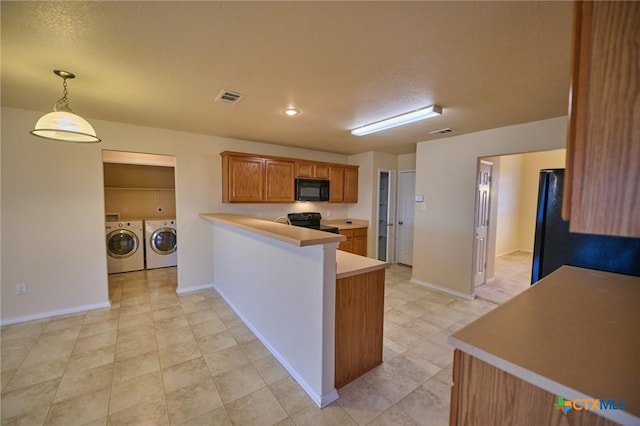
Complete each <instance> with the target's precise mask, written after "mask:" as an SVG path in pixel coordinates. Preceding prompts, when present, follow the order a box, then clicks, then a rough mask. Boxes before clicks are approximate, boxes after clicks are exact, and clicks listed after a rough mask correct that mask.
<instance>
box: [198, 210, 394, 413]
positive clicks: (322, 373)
mask: <svg viewBox="0 0 640 426" xmlns="http://www.w3.org/2000/svg"><path fill="white" fill-rule="evenodd" d="M200 216H201V217H202V218H203V219H205V220H207V221H209V222H211V223H212V225H213V226H212V229H213V232H212V238H213V259H212V263H213V277H214V282H213V285H214V288H215V289H216V290H217V291H218V293H219V294H220V295H221V296H222V297H223V298H224V299H225V301H226V302H227V303H228V304H229V306H231V308H232V309H233V310H234V311H235V312H236V313H237V314H238V316H239V317H240V318H241V319H242V321H243V322H244V323H245V324H246V325H247V327H249V328H250V329H251V331H253V333H254V334H255V335H256V336H257V337H258V339H260V340H261V341H262V343H263V344H264V345H265V346H266V347H267V348H268V349H269V350H270V351H271V353H272V354H273V355H274V356H275V357H276V358H277V359H278V360H279V361H280V363H281V364H282V365H283V366H284V367H285V368H286V369H287V370H288V371H289V373H290V374H291V375H292V376H293V378H294V379H295V380H296V381H297V382H298V383H299V384H300V386H301V387H302V388H303V389H304V390H305V392H307V394H308V395H309V396H310V397H311V398H312V399H313V400H314V402H315V403H316V404H317V405H318V406H320V407H324V406H326V405H328V404H330V403H331V402H333V401H335V400H336V399H337V398H338V393H337V391H336V386H341V385H343V384H345V383H347V382H348V381H350V380H353V379H354V378H355V377H357V376H358V375H360V374H363V373H364V372H365V371H367V370H369V369H371V368H373V367H375V365H378V364H379V363H380V362H382V317H383V309H384V268H385V267H386V266H387V264H386V263H384V262H380V261H378V260H375V259H370V258H366V257H362V256H357V255H353V254H350V253H344V252H337V251H336V249H337V247H338V244H339V243H340V242H341V241H344V239H345V237H344V236H342V235H339V234H332V233H327V232H322V231H316V230H313V229H309V228H301V227H296V226H288V225H284V224H280V223H275V222H268V221H265V220H260V219H255V218H251V217H247V216H240V215H233V214H201V215H200ZM336 287H339V289H340V290H342V289H344V291H342V293H344V294H345V296H344V297H342V296H341V291H337V289H336ZM364 287H366V290H367V291H366V293H367V295H368V296H367V297H366V298H365V297H359V298H358V299H357V302H358V303H353V300H352V299H349V298H350V297H352V296H353V295H355V294H358V292H359V291H360V292H361V291H362V290H363V288H364ZM361 294H362V295H363V294H364V293H361ZM369 294H371V296H369ZM373 295H375V296H373ZM358 310H359V311H358ZM362 318H365V319H364V320H362ZM354 319H355V320H354ZM363 321H364V322H366V326H367V327H366V328H367V330H366V333H368V334H370V336H369V337H370V338H367V339H366V341H363V342H358V343H357V344H356V345H348V347H347V345H345V344H343V343H341V342H345V341H349V340H348V339H350V337H349V336H357V335H359V334H362V333H359V332H358V331H357V329H354V327H363V328H364V325H365V324H364V323H363ZM372 326H373V327H372ZM354 348H355V349H358V350H356V351H354ZM372 354H373V355H372ZM378 354H379V356H378Z"/></svg>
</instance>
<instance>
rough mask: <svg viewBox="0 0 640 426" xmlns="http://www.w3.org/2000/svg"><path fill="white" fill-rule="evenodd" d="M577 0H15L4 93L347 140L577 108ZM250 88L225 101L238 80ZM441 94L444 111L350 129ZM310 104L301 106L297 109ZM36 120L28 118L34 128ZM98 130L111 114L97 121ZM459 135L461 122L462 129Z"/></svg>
mask: <svg viewBox="0 0 640 426" xmlns="http://www.w3.org/2000/svg"><path fill="white" fill-rule="evenodd" d="M571 11H572V4H571V3H570V2H399V1H391V2H207V1H204V2H170V1H163V2H106V1H105V2H26V1H17V2H13V1H5V0H3V1H2V2H1V12H2V16H1V19H2V33H1V37H2V68H1V72H2V87H1V90H2V105H5V106H11V107H17V108H26V109H32V110H38V111H43V112H47V111H51V110H52V107H53V104H54V102H55V101H56V100H57V99H58V98H60V97H61V93H62V81H61V80H60V78H58V77H56V76H55V75H54V74H53V72H52V71H53V69H57V68H59V69H63V70H67V71H71V72H74V73H75V74H76V75H77V78H76V79H74V80H70V81H69V99H70V105H71V107H72V108H73V109H74V111H75V112H76V113H78V114H80V115H82V116H83V117H85V118H88V119H89V120H90V119H92V118H93V119H102V120H109V121H116V122H122V123H132V124H139V125H144V126H152V127H159V128H165V129H174V130H182V131H188V132H194V133H202V134H208V135H217V136H225V137H232V138H239V139H246V140H254V141H261V142H268V143H274V144H281V145H289V146H298V147H305V148H313V149H318V150H322V151H330V152H337V153H344V154H354V153H360V152H366V151H372V150H376V151H382V152H389V153H397V154H400V153H409V152H415V144H416V142H421V141H425V140H429V139H432V138H436V137H443V136H430V135H429V134H428V132H429V131H432V130H436V129H441V128H445V127H452V128H454V129H456V133H453V135H460V134H464V133H470V132H475V131H479V130H483V129H489V128H496V127H501V126H506V125H511V124H517V123H523V122H529V121H535V120H541V119H546V118H551V117H558V116H561V115H565V114H566V113H567V100H568V95H569V59H570V41H571ZM223 89H226V90H232V91H237V92H240V93H242V94H244V95H246V97H245V98H244V99H243V100H242V101H241V102H240V103H239V104H237V105H226V104H222V103H216V102H214V99H215V98H216V96H217V95H218V93H219V92H220V91H221V90H223ZM431 104H438V105H441V106H442V107H443V108H444V111H443V114H442V116H441V117H437V118H434V119H429V120H425V121H422V122H418V123H413V124H410V125H407V126H405V127H402V128H396V129H393V130H388V131H384V132H380V133H376V134H371V135H368V136H363V137H355V136H351V134H350V133H349V130H350V129H351V128H354V127H358V126H361V125H363V124H366V123H369V122H373V121H378V120H381V119H383V118H387V117H390V116H394V115H398V114H400V113H403V112H408V111H411V110H414V109H417V108H421V107H425V106H428V105H431ZM288 106H293V107H296V108H298V109H300V110H301V111H302V114H300V115H299V116H297V117H293V118H289V117H286V116H284V115H283V114H282V112H281V111H282V110H283V109H284V108H286V107H288ZM28 130H29V129H25V132H26V131H28ZM96 131H97V132H98V135H99V133H100V128H99V126H96ZM450 135H451V134H450Z"/></svg>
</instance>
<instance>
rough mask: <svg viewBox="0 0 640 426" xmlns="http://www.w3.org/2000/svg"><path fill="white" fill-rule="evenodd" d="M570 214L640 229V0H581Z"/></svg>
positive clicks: (591, 228) (580, 224) (580, 223)
mask: <svg viewBox="0 0 640 426" xmlns="http://www.w3.org/2000/svg"><path fill="white" fill-rule="evenodd" d="M574 7H575V10H574V35H573V37H574V40H573V42H574V43H573V58H572V67H573V68H572V82H571V84H572V88H571V99H570V105H569V109H570V110H569V124H568V133H567V134H568V141H567V172H566V175H565V188H564V194H565V200H564V202H565V203H564V206H563V207H564V211H563V216H564V217H565V219H569V220H570V225H569V226H570V230H571V231H572V232H581V233H589V234H605V235H618V236H627V237H640V214H638V212H639V211H640V185H639V184H638V176H640V95H639V93H640V92H639V90H638V87H640V68H638V61H637V59H638V47H637V43H638V40H640V25H638V22H640V2H637V1H635V2H634V1H632V2H599V1H598V2H587V1H585V2H576V3H575V6H574Z"/></svg>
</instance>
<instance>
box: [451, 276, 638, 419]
mask: <svg viewBox="0 0 640 426" xmlns="http://www.w3.org/2000/svg"><path fill="white" fill-rule="evenodd" d="M638 300H640V278H638V277H632V276H628V275H620V274H613V273H609V272H602V271H595V270H591V269H584V268H576V267H572V266H563V267H561V268H560V269H558V270H557V271H555V272H553V273H552V274H550V275H549V276H547V277H545V278H543V279H542V280H540V281H539V282H538V283H536V285H534V286H533V287H531V288H529V289H527V290H526V291H524V292H523V293H521V294H520V295H518V296H516V297H515V298H513V299H512V300H510V301H508V302H507V303H505V304H503V305H501V306H500V307H498V308H496V309H494V310H493V311H491V312H489V313H488V314H486V315H484V316H482V317H481V318H479V319H477V320H476V321H474V322H472V323H471V324H469V325H467V326H466V327H464V328H462V329H460V330H458V331H456V332H455V333H453V334H452V335H451V336H449V343H450V344H452V345H453V346H454V347H455V348H456V350H455V353H454V363H453V364H454V365H453V383H454V384H453V390H452V397H451V419H450V424H451V425H458V424H482V425H484V424H495V425H498V424H517V425H542V424H545V425H551V424H553V425H560V424H580V425H598V426H605V425H607V426H608V425H614V424H624V425H632V424H633V425H638V424H640V388H639V387H638V383H640V369H639V368H638V365H640V364H639V362H640V332H638V323H639V322H640V311H639V310H638Z"/></svg>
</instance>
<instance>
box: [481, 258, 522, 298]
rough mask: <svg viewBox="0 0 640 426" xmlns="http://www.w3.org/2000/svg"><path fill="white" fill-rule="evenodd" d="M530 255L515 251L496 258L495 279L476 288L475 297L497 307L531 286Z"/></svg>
mask: <svg viewBox="0 0 640 426" xmlns="http://www.w3.org/2000/svg"><path fill="white" fill-rule="evenodd" d="M532 261H533V255H532V253H530V252H529V253H528V252H524V251H516V252H513V253H509V254H505V255H504V256H500V257H496V266H495V279H494V280H491V281H490V282H488V283H486V284H482V285H479V286H477V287H476V289H475V291H476V296H477V297H479V298H480V299H484V300H487V301H490V302H493V303H496V304H498V305H501V304H503V303H504V302H506V301H507V300H509V299H511V298H512V297H514V296H516V295H518V294H520V293H522V292H523V291H524V290H526V289H528V288H529V287H530V286H531V266H532Z"/></svg>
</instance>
